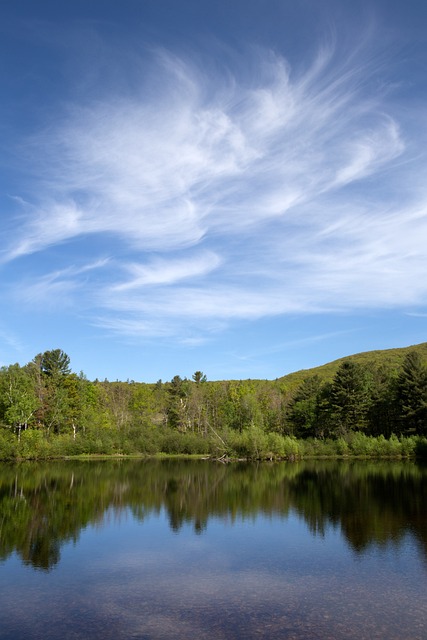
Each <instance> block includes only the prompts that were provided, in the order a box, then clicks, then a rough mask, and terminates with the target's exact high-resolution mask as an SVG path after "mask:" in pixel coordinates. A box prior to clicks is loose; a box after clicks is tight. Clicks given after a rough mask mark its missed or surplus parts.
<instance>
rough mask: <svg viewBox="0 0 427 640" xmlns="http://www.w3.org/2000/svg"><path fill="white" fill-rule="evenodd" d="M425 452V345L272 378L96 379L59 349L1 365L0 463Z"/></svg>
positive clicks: (383, 455)
mask: <svg viewBox="0 0 427 640" xmlns="http://www.w3.org/2000/svg"><path fill="white" fill-rule="evenodd" d="M154 454H200V455H206V456H210V457H214V458H216V459H221V460H228V459H236V458H237V459H249V460H281V459H291V460H292V459H296V458H305V457H316V456H372V457H411V456H425V455H427V344H425V343H423V344H422V345H417V346H415V347H408V348H406V349H393V350H389V351H384V352H382V351H373V352H368V353H365V354H358V355H355V356H350V357H348V358H344V359H342V360H339V361H336V362H334V363H329V364H328V365H325V366H324V367H318V368H316V369H311V370H306V371H301V372H297V373H295V374H290V375H288V376H284V377H283V378H278V379H276V380H228V381H209V380H208V379H207V377H206V375H205V374H204V373H203V372H202V371H196V372H194V374H193V375H192V376H191V378H190V379H188V378H185V377H184V378H182V377H181V376H180V375H176V376H174V377H173V378H172V380H170V381H167V382H163V381H161V380H159V381H158V382H156V383H141V382H135V381H129V380H128V381H126V382H120V381H115V382H112V381H108V380H104V381H100V380H94V381H90V380H88V379H87V378H86V376H85V375H84V373H83V372H81V373H79V374H76V373H74V372H73V371H72V370H71V366H70V357H69V356H68V355H67V354H66V353H65V352H64V351H62V350H61V349H53V350H50V351H46V352H44V353H40V354H38V355H36V356H35V357H34V359H33V360H32V361H31V362H29V363H27V364H26V365H24V366H20V365H19V364H12V365H9V366H3V367H2V368H1V369H0V459H2V460H19V459H49V458H60V457H64V456H76V455H154Z"/></svg>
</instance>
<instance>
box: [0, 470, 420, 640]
mask: <svg viewBox="0 0 427 640" xmlns="http://www.w3.org/2000/svg"><path fill="white" fill-rule="evenodd" d="M0 587H1V591H0V598H1V601H0V604H1V606H0V638H2V639H13V640H19V639H21V638H22V639H24V638H25V640H31V639H33V638H40V639H42V638H43V640H49V639H56V638H61V640H68V639H74V638H85V639H86V638H91V639H96V638H103V639H104V638H105V639H108V638H114V639H115V640H120V639H122V638H131V639H132V638H134V639H136V638H138V639H141V640H142V639H151V638H152V639H156V638H171V639H174V638H177V639H181V638H182V639H189V638H197V639H201V640H203V639H206V640H210V639H215V640H221V639H223V638H227V639H234V638H242V639H243V638H244V639H250V638H268V639H272V640H274V639H276V638H281V639H287V638H289V639H309V640H311V639H315V638H319V639H322V640H325V639H328V638H331V639H333V640H341V639H353V638H354V639H356V638H357V639H358V640H360V639H361V638H366V639H368V638H369V639H370V640H371V639H375V638H381V639H387V640H393V639H399V640H407V639H417V638H419V639H423V640H425V639H426V638H427V468H426V467H423V466H420V465H418V464H416V463H412V462H407V463H397V462H390V463H384V462H376V463H373V462H353V463H348V462H340V463H338V462H333V463H325V462H316V463H282V464H276V465H269V464H263V465H241V464H232V465H221V464H219V463H218V464H216V463H210V462H175V461H174V462H171V461H165V462H153V461H150V462H140V461H138V462H135V461H122V462H87V463H74V462H68V463H55V464H25V465H24V464H22V465H19V466H9V465H5V464H3V465H0Z"/></svg>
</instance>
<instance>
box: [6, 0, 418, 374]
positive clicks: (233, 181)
mask: <svg viewBox="0 0 427 640" xmlns="http://www.w3.org/2000/svg"><path fill="white" fill-rule="evenodd" d="M426 68H427V3H425V2H423V1H421V0H420V1H419V2H417V1H415V0H408V1H407V2H405V3H403V2H401V1H393V0H384V1H377V2H375V0H371V1H370V2H363V1H360V0H354V1H351V2H350V1H346V0H340V1H332V0H323V1H322V2H319V0H300V1H295V0H294V1H290V0H289V1H288V0H281V1H280V0H233V2H230V0H228V1H225V0H216V1H215V2H207V1H205V0H197V1H196V0H194V1H190V0H180V2H177V1H176V0H120V2H119V1H118V0H117V1H116V0H115V1H112V0H73V1H72V2H71V1H68V2H58V1H57V0H40V1H39V2H34V0H9V1H8V0H5V1H4V2H2V3H1V4H0V134H1V135H0V231H1V232H0V295H1V299H2V312H1V315H0V365H8V364H11V363H14V362H19V363H20V364H25V363H26V362H28V361H30V360H31V359H32V358H33V357H34V356H35V355H36V354H37V353H39V352H43V351H45V350H47V349H55V348H61V349H63V350H64V351H66V352H67V353H68V354H69V356H70V357H71V365H72V368H73V370H75V371H77V372H79V371H83V372H84V373H85V374H86V375H87V376H88V377H89V378H90V379H94V378H96V377H98V378H100V379H104V378H108V379H110V380H115V379H120V380H126V379H134V380H138V381H146V382H153V381H156V380H158V379H162V380H170V379H171V378H172V377H173V376H174V375H176V374H179V375H181V376H182V377H184V376H187V377H191V375H192V373H193V372H194V371H196V370H202V371H204V372H205V373H206V375H207V376H208V379H210V380H215V379H226V378H268V379H272V378H276V377H279V376H282V375H284V374H286V373H289V372H291V371H295V370H298V369H304V368H308V367H312V366H317V365H320V364H323V363H325V362H328V361H330V360H334V359H336V358H339V357H342V356H345V355H349V354H351V353H357V352H360V351H367V350H371V349H386V348H393V347H403V346H407V345H410V344H417V343H419V342H424V341H425V340H426V339H427V335H426V331H425V326H426V318H427V277H426V275H427V181H426V175H427V151H426V150H427V144H426V143H427V108H426V107H427V76H426V73H425V69H426Z"/></svg>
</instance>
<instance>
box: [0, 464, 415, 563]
mask: <svg viewBox="0 0 427 640" xmlns="http://www.w3.org/2000/svg"><path fill="white" fill-rule="evenodd" d="M426 504H427V470H426V467H424V466H421V465H419V464H417V463H414V462H404V463H403V462H360V461H357V462H319V461H316V462H305V463H289V464H285V463H282V464H272V465H269V464H261V465H254V464H231V465H222V464H216V463H210V462H195V461H191V462H190V461H186V462H183V461H114V462H111V461H105V462H79V463H75V462H66V463H65V462H64V463H51V464H21V465H16V466H11V465H2V466H1V467H0V559H3V560H4V559H6V558H8V557H9V556H10V555H11V554H12V553H13V552H16V553H17V555H18V556H19V557H20V558H21V560H22V562H23V563H24V564H26V565H29V566H32V567H33V568H36V569H41V570H45V571H48V570H49V569H51V568H52V567H54V566H55V565H57V563H59V561H60V555H61V553H60V552H61V546H62V545H64V544H65V543H66V542H69V541H76V540H77V539H78V537H79V534H80V532H81V530H82V529H83V528H85V527H86V526H87V525H89V524H94V523H102V522H103V519H104V517H105V514H106V513H107V512H111V511H113V512H114V513H115V514H119V513H121V512H122V511H123V510H125V509H130V510H131V512H132V514H133V516H134V518H135V519H137V520H138V521H140V522H144V520H145V519H147V517H148V516H150V514H158V513H160V511H162V510H164V511H165V512H166V513H167V517H168V522H169V526H170V528H171V529H172V530H173V531H174V532H176V533H179V532H180V530H181V528H182V527H183V525H185V524H191V526H192V527H193V528H194V532H195V533H197V534H202V533H203V532H204V531H206V529H207V528H208V526H209V521H210V520H211V519H212V518H219V519H221V520H222V521H228V522H235V521H236V520H242V519H243V520H244V519H247V518H251V519H255V518H256V517H257V516H258V515H264V516H270V517H271V516H276V517H280V518H286V517H288V515H289V514H290V513H291V512H292V513H296V514H298V516H299V517H300V518H301V519H302V520H304V521H305V522H306V523H307V525H308V527H309V529H310V531H311V532H312V533H313V534H314V535H316V536H323V535H324V534H325V531H326V529H327V528H328V527H331V526H333V527H338V528H339V529H340V530H341V532H342V534H343V536H344V537H345V539H346V541H347V543H348V544H349V545H350V546H351V548H352V549H353V550H354V551H355V552H356V553H358V554H363V553H364V552H366V551H367V550H368V549H369V548H372V546H373V545H379V546H386V545H387V544H389V543H394V544H398V543H399V542H400V541H402V540H403V539H404V537H405V536H407V535H411V536H413V537H414V538H415V539H416V540H417V542H418V543H419V547H420V549H421V551H422V554H423V557H424V558H425V559H426V558H427V514H426V508H425V505H426Z"/></svg>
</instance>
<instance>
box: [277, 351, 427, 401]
mask: <svg viewBox="0 0 427 640" xmlns="http://www.w3.org/2000/svg"><path fill="white" fill-rule="evenodd" d="M410 351H418V352H419V354H420V356H421V357H422V359H423V360H424V361H425V363H426V364H427V342H422V343H421V344H417V345H412V346H410V347H403V348H400V349H383V350H378V351H364V352H362V353H356V354H354V355H351V356H346V357H344V358H339V359H338V360H334V361H333V362H328V363H327V364H324V365H321V366H320V367H313V368H311V369H301V370H300V371H295V372H294V373H289V374H288V375H286V376H283V377H281V378H279V382H280V385H281V386H282V387H284V388H286V389H288V390H292V389H295V388H296V387H298V386H299V385H300V384H301V382H302V381H303V380H305V378H309V377H310V376H314V375H318V376H319V377H320V378H321V379H322V380H324V381H325V382H327V381H329V380H332V378H333V377H334V375H335V373H336V371H337V369H338V368H339V366H340V365H341V364H342V363H343V362H344V361H346V360H353V362H358V363H359V364H362V365H368V364H370V365H374V366H376V367H381V366H382V367H384V368H387V369H390V370H393V369H399V367H400V366H401V364H402V362H403V360H404V358H405V356H406V355H407V354H408V353H409V352H410Z"/></svg>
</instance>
